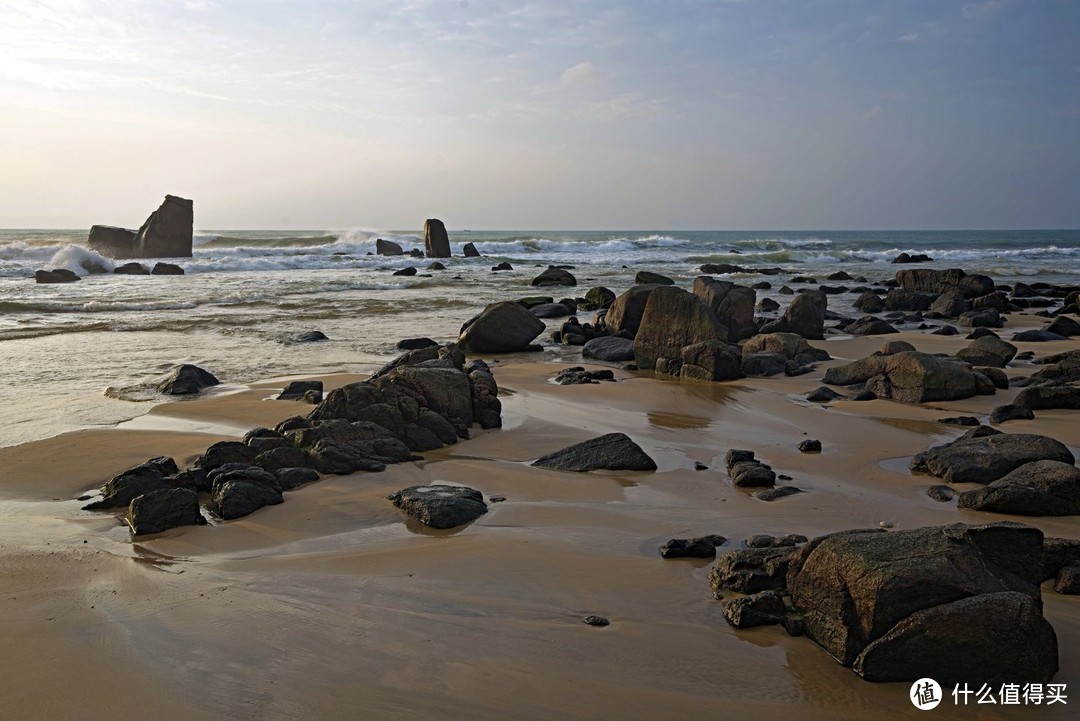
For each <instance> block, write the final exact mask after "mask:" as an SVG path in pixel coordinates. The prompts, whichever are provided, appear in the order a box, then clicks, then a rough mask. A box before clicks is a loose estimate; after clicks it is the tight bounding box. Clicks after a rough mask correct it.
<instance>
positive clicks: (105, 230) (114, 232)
mask: <svg viewBox="0 0 1080 721" xmlns="http://www.w3.org/2000/svg"><path fill="white" fill-rule="evenodd" d="M138 237H139V234H138V232H137V231H134V230H128V229H127V228H117V227H115V226H112V225H94V226H91V227H90V237H89V238H87V241H86V244H87V246H88V247H89V248H90V250H93V251H94V252H97V253H100V254H101V255H104V256H105V257H106V258H137V257H140V256H139V254H138V253H137V252H136V250H135V248H136V241H137V239H138ZM188 255H190V253H189V254H188Z"/></svg>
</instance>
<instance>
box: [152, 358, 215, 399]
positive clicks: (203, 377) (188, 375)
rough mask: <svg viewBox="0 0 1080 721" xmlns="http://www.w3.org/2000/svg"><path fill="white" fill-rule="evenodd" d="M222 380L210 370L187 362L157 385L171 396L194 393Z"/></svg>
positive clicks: (158, 389)
mask: <svg viewBox="0 0 1080 721" xmlns="http://www.w3.org/2000/svg"><path fill="white" fill-rule="evenodd" d="M220 383H221V381H219V380H218V379H217V378H215V377H214V375H213V374H212V373H210V372H209V371H205V370H203V369H202V368H200V367H198V366H195V365H191V364H189V363H185V364H184V365H182V366H180V367H178V368H177V369H176V370H175V371H173V372H172V375H170V376H169V377H168V378H166V379H165V380H164V381H162V382H161V383H159V384H158V385H157V391H158V392H159V393H164V394H165V395H170V396H186V395H194V394H196V393H198V392H199V391H201V390H202V389H203V388H209V387H210V386H216V385H219V384H220Z"/></svg>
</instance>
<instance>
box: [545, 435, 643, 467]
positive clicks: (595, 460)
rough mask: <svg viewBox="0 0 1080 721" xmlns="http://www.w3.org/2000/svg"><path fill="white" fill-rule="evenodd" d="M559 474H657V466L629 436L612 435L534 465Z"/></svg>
mask: <svg viewBox="0 0 1080 721" xmlns="http://www.w3.org/2000/svg"><path fill="white" fill-rule="evenodd" d="M532 465H534V466H536V467H538V468H550V469H552V470H555V471H573V472H577V473H583V472H585V471H597V470H604V471H655V470H656V462H655V461H653V459H652V458H649V456H648V455H646V453H645V451H643V450H641V446H639V445H638V444H636V443H634V442H633V441H632V440H630V438H629V436H627V435H626V434H625V433H608V434H607V435H603V436H600V437H598V438H592V439H590V440H587V441H583V442H581V443H576V444H574V445H572V446H568V447H566V448H563V449H562V450H561V451H555V452H554V453H549V454H548V455H546V456H543V457H542V458H538V459H536V460H535V461H533V464H532Z"/></svg>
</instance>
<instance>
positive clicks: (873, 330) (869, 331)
mask: <svg viewBox="0 0 1080 721" xmlns="http://www.w3.org/2000/svg"><path fill="white" fill-rule="evenodd" d="M844 332H845V333H849V334H851V335H886V334H889V333H899V332H900V331H898V330H896V328H893V327H892V326H891V325H889V324H888V323H886V322H885V321H883V320H881V319H880V318H875V317H874V316H872V315H867V316H863V317H862V318H859V319H858V320H857V321H855V322H854V323H852V324H851V325H849V326H846V327H845V328H844Z"/></svg>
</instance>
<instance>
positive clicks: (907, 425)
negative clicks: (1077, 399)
mask: <svg viewBox="0 0 1080 721" xmlns="http://www.w3.org/2000/svg"><path fill="white" fill-rule="evenodd" d="M1035 320H1037V319H1030V320H1029V319H1027V318H1025V316H1024V315H1014V316H1013V320H1012V321H1011V326H1010V327H1011V328H1013V329H1015V328H1021V327H1027V326H1035V325H1037V324H1036V323H1035V322H1033V321H1035ZM887 339H888V340H897V339H903V340H907V341H909V342H911V343H913V344H914V345H915V346H916V347H917V348H918V349H919V350H923V351H927V352H939V351H948V352H954V351H955V350H957V349H958V348H960V347H962V346H963V345H965V343H966V341H964V340H963V336H955V337H942V336H932V335H927V334H923V333H917V332H905V333H902V334H899V335H891V336H887ZM882 342H883V338H882V337H880V336H878V337H864V338H846V339H844V338H840V339H833V340H829V341H824V342H821V341H818V342H815V343H813V345H816V346H820V347H823V348H826V349H827V350H828V351H829V353H830V354H831V355H832V356H833V358H834V360H833V361H829V362H826V363H822V364H820V365H819V367H818V368H817V369H816V370H815V371H814V372H813V373H810V374H808V375H803V376H798V377H790V378H785V377H779V378H771V379H745V380H742V381H734V382H729V383H699V382H692V381H681V382H680V381H678V380H675V381H672V380H660V379H657V378H653V377H651V374H647V373H631V372H627V371H623V370H619V369H617V370H616V373H615V375H616V378H617V381H616V382H614V383H610V382H609V383H601V384H599V385H575V386H560V385H556V384H554V383H553V382H551V380H550V379H551V377H552V376H554V375H555V373H556V372H557V371H558V370H559V369H560V368H563V367H566V365H570V364H571V363H565V362H556V363H551V362H534V361H533V360H532V359H530V358H529V357H528V356H527V355H518V356H515V355H510V356H503V357H501V358H499V360H498V362H497V363H493V364H492V367H493V373H494V375H495V377H496V379H497V381H498V383H499V386H500V398H501V400H502V403H503V420H504V427H503V428H502V429H501V430H489V431H481V430H479V429H478V428H476V427H474V429H473V434H472V438H471V439H470V440H467V441H463V442H461V443H458V444H457V445H453V446H448V447H446V448H444V449H441V450H438V451H432V452H428V453H425V454H423V456H424V460H422V461H418V462H412V463H403V464H399V465H392V466H388V467H387V470H385V471H383V472H379V473H356V474H352V475H348V476H327V477H324V478H323V479H322V480H320V481H318V482H316V483H313V484H309V485H307V486H304V487H302V488H300V489H298V490H297V491H294V492H292V493H291V494H289V499H288V502H287V503H285V504H283V505H279V506H273V507H267V508H263V509H261V510H259V511H258V512H256V513H254V514H252V515H250V516H248V517H246V518H243V519H239V520H235V521H229V522H224V523H222V522H215V523H213V524H212V525H211V526H209V527H187V528H176V529H172V530H170V531H168V532H166V533H163V534H160V535H155V536H146V537H139V538H137V539H135V540H134V541H133V540H132V537H131V533H130V530H129V529H128V527H127V526H126V524H124V523H122V522H121V520H120V517H121V516H122V514H121V513H119V512H114V513H94V512H88V511H83V510H80V506H81V505H82V504H81V503H80V502H79V501H77V500H75V499H76V498H77V497H79V496H81V495H82V494H84V493H85V492H87V491H88V490H92V489H94V488H96V487H97V486H98V485H100V483H101V482H102V481H104V480H106V479H108V478H109V477H110V476H112V475H114V474H116V473H118V472H120V471H122V470H124V469H126V468H129V467H131V466H133V465H135V464H137V463H140V462H142V461H144V460H146V459H147V458H149V457H152V456H159V455H167V456H172V457H173V458H175V459H176V461H177V463H178V464H180V465H181V467H183V466H184V465H185V464H186V463H188V462H190V461H191V460H192V459H193V458H194V457H195V456H196V455H198V454H199V453H200V452H201V451H202V450H203V449H205V447H206V446H208V445H209V444H210V443H213V442H215V441H218V440H224V439H235V438H238V437H239V436H240V435H242V433H243V432H244V430H246V429H248V428H251V427H255V426H260V425H262V426H272V425H274V424H275V423H277V422H279V421H281V420H283V419H285V418H287V417H290V416H293V415H296V414H298V413H302V412H306V409H307V408H309V406H305V405H303V404H298V403H296V402H293V401H274V400H268V398H271V397H272V396H273V395H274V393H275V391H277V390H278V389H280V388H281V387H282V386H283V385H284V382H283V381H282V380H280V379H271V380H269V381H263V382H258V383H253V384H252V385H250V386H249V387H247V388H246V389H240V390H235V391H234V392H229V393H220V394H217V395H213V396H211V397H208V398H202V399H196V400H190V401H184V402H174V403H167V404H163V405H159V406H157V407H155V408H154V409H153V410H152V411H151V412H150V413H149V414H148V415H147V416H144V417H142V418H139V419H136V420H135V421H133V422H129V423H127V424H121V425H120V426H118V427H115V428H104V429H93V430H86V431H79V432H75V433H72V434H66V435H62V436H59V437H56V438H51V439H48V440H44V441H38V442H33V443H29V444H24V445H20V446H15V447H11V448H5V449H0V467H2V468H4V473H3V481H2V485H0V497H2V499H3V500H2V501H0V526H2V533H0V537H2V538H3V539H4V543H3V545H2V546H0V568H2V569H3V573H4V576H5V578H6V579H7V581H6V583H5V584H4V595H3V598H2V599H0V602H2V604H3V611H4V612H3V614H2V616H3V621H2V623H3V633H2V634H0V646H2V651H0V657H2V658H4V659H5V662H4V668H5V672H4V673H3V674H0V697H2V698H4V699H5V706H6V709H7V711H6V713H8V714H11V717H12V718H20V719H65V718H71V719H75V718H78V719H105V718H133V717H135V716H136V715H142V714H146V713H150V714H152V715H154V716H156V717H160V718H165V719H172V718H176V719H181V718H183V719H226V718H231V719H236V718H244V719H313V718H318V719H349V718H356V717H357V716H364V717H367V718H377V719H395V718H432V717H436V716H438V717H443V718H446V717H449V718H472V719H488V718H490V719H506V718H514V719H565V718H582V719H585V718H600V717H620V718H629V719H686V718H711V717H714V716H716V715H717V714H723V715H725V716H727V715H731V716H737V717H740V718H752V719H790V718H799V719H838V718H839V719H864V718H867V717H868V716H876V717H880V718H909V717H911V718H914V717H918V715H919V714H920V713H921V712H920V711H918V710H916V709H915V708H914V707H913V706H912V705H911V704H910V703H909V701H908V699H907V694H908V690H909V684H906V683H891V684H878V683H869V682H867V681H864V680H862V679H860V678H859V677H858V676H856V675H855V674H853V673H852V672H851V670H850V669H847V668H844V667H842V666H840V665H839V664H837V663H836V662H835V661H834V660H833V659H831V658H830V657H829V656H828V655H827V654H826V653H825V652H824V651H823V650H822V649H821V648H819V647H818V646H817V645H815V644H814V643H813V642H812V641H810V640H808V639H806V638H797V637H790V636H788V635H787V634H786V633H785V632H784V630H783V629H782V628H781V627H778V626H767V627H763V628H754V629H746V630H735V629H733V628H732V627H731V626H729V625H728V624H727V623H726V622H725V620H724V618H723V613H722V607H721V602H719V601H716V600H714V599H713V598H712V597H711V594H710V591H709V587H708V582H707V580H706V574H707V571H708V568H709V565H710V563H711V562H709V561H703V560H690V559H679V560H664V559H662V558H660V556H659V555H658V553H657V547H658V545H659V544H661V543H663V542H664V541H665V540H667V539H668V538H675V537H687V536H697V535H703V534H708V533H718V534H721V535H723V536H725V537H727V538H728V539H729V540H728V543H727V544H726V545H725V546H723V547H721V548H720V549H718V550H719V551H721V552H722V551H724V550H726V549H728V548H734V547H737V546H738V544H739V543H740V542H741V541H742V540H743V539H745V538H746V537H748V536H750V535H752V534H757V533H767V534H774V535H783V534H788V533H801V534H805V535H807V536H809V537H814V536H817V535H821V534H823V533H828V532H833V531H839V530H846V529H853V528H868V527H877V526H879V524H887V525H888V526H889V527H890V528H894V529H910V528H917V527H921V526H929V525H943V524H948V523H954V522H965V523H982V522H987V521H990V520H1010V519H1011V520H1018V521H1021V522H1023V523H1026V524H1029V525H1033V526H1036V527H1038V528H1040V529H1041V530H1042V531H1044V533H1045V534H1046V535H1047V536H1057V537H1069V538H1080V532H1078V530H1077V528H1076V525H1075V521H1074V520H1073V519H1071V518H1069V517H1064V518H1028V517H1025V518H1019V517H1017V518H1013V517H1010V516H1003V515H1000V514H987V513H980V512H974V511H965V510H958V509H957V508H956V507H955V504H954V503H938V502H936V501H934V500H932V499H930V498H929V497H927V495H926V493H925V489H926V488H927V487H928V486H930V485H933V484H934V483H936V482H937V479H932V478H929V477H926V476H922V475H918V474H912V473H911V472H910V471H908V470H907V461H908V460H909V458H910V457H911V456H912V455H914V454H915V453H917V452H919V451H922V450H924V449H926V448H927V447H929V446H931V445H934V444H936V443H939V442H942V441H945V440H949V439H951V438H953V437H956V436H958V435H959V434H960V432H961V430H963V429H960V428H957V427H954V426H946V425H942V424H939V423H937V422H936V421H937V419H938V418H941V417H944V416H954V415H962V414H966V415H983V414H986V413H988V412H989V411H990V409H991V408H992V407H994V406H996V405H1000V404H1002V403H1005V402H1007V401H1008V399H1009V398H1011V396H1012V395H1015V393H1016V389H1012V390H1007V391H1000V392H999V393H998V394H997V395H995V396H976V397H974V398H971V399H968V400H964V401H953V402H942V403H929V404H924V405H910V404H901V403H895V402H891V401H883V400H875V401H869V402H854V401H840V402H837V403H835V404H832V405H831V406H830V407H824V406H821V405H820V404H814V403H810V402H808V401H806V400H805V398H804V397H803V396H804V394H805V393H806V392H807V391H810V390H812V389H814V388H816V387H818V386H819V385H820V381H821V377H822V375H823V373H824V371H825V370H826V369H827V368H829V367H831V366H835V365H839V364H840V363H842V362H843V361H844V360H846V359H854V358H860V357H863V356H865V355H868V354H869V353H870V352H872V351H873V350H875V349H877V348H878V347H880V345H881V343H882ZM1017 345H1018V346H1019V347H1020V349H1021V350H1027V349H1032V350H1035V351H1036V352H1037V354H1039V355H1044V354H1048V353H1054V352H1060V351H1062V350H1066V349H1071V348H1075V347H1077V344H1076V343H1075V342H1072V341H1060V342H1051V343H1040V344H1024V343H1019V344H1017ZM575 364H576V363H575ZM588 367H590V368H594V367H596V368H599V367H604V366H588ZM608 367H611V366H608ZM1036 368H1037V366H1031V365H1030V364H1026V363H1023V362H1016V363H1014V364H1013V367H1010V369H1009V372H1010V373H1016V374H1024V373H1026V372H1030V371H1031V370H1034V369H1036ZM363 377H364V376H363V375H333V376H323V377H321V379H322V380H323V381H324V383H325V384H326V389H327V390H329V389H331V388H334V387H337V386H340V385H344V384H346V383H348V382H352V381H356V380H362V379H363ZM230 429H232V430H231V431H230ZM1007 430H1008V431H1010V432H1030V433H1041V434H1046V435H1050V436H1052V437H1054V438H1057V439H1059V440H1061V441H1062V442H1064V443H1065V444H1067V445H1068V446H1069V447H1070V448H1071V449H1072V450H1073V451H1077V450H1080V427H1078V426H1077V424H1076V423H1075V421H1074V420H1070V412H1068V411H1040V412H1039V414H1038V416H1037V418H1036V420H1034V421H1013V422H1011V423H1009V424H1007ZM615 431H618V432H623V433H626V434H627V435H629V436H630V437H631V438H632V439H633V440H634V441H635V442H637V443H638V444H639V445H640V446H641V447H642V448H643V449H644V450H645V451H646V452H647V453H648V454H649V455H650V456H651V457H653V458H654V459H655V461H656V463H657V466H658V470H657V472H655V473H646V472H608V471H600V472H592V473H588V474H577V473H564V472H557V471H550V470H545V469H540V468H534V467H531V466H530V465H528V462H529V461H531V460H532V459H535V458H536V457H538V456H540V455H543V454H545V453H548V452H550V451H553V450H557V449H559V448H562V447H564V446H567V445H570V444H572V443H576V442H579V441H581V440H584V439H587V438H590V437H594V436H597V435H600V434H602V433H608V432H615ZM807 438H816V439H819V440H821V442H822V445H823V450H822V452H821V453H820V454H804V453H800V452H799V451H798V449H797V445H798V443H799V442H800V441H801V440H804V439H807ZM729 448H748V449H753V450H754V451H755V452H756V453H757V455H758V457H759V458H762V459H764V460H766V461H767V462H768V463H769V464H770V465H772V467H773V468H774V469H775V470H776V472H777V473H780V474H786V475H789V476H791V477H792V480H791V481H790V483H791V484H793V485H796V486H797V487H799V488H800V489H802V490H803V491H805V493H801V494H797V495H795V496H792V497H788V498H783V499H781V500H778V501H774V502H771V503H766V502H762V501H760V500H757V499H755V498H753V497H752V496H751V495H750V494H749V493H748V492H747V491H745V490H740V489H737V488H734V487H732V486H731V485H730V481H728V479H727V477H726V473H725V471H724V463H723V456H724V453H725V452H726V450H727V449H729ZM695 462H699V463H702V464H704V465H706V466H708V469H706V470H695V469H694V464H695ZM432 482H449V483H459V484H466V485H469V486H471V487H473V488H476V489H478V490H480V491H482V492H483V493H484V495H485V496H486V497H488V498H490V497H492V496H500V495H501V496H505V497H506V499H507V500H506V501H505V502H501V503H492V504H489V506H490V510H489V512H488V513H487V514H485V515H484V516H482V517H481V518H480V519H479V520H477V521H476V522H474V523H472V524H470V525H468V526H465V527H463V528H459V529H453V530H451V531H435V530H432V529H427V528H425V527H423V526H421V525H420V524H419V523H417V522H415V521H412V520H409V521H406V520H405V516H404V515H403V514H401V512H399V511H398V510H397V509H395V508H394V507H393V506H392V505H391V504H390V503H389V502H388V501H387V500H386V499H385V496H386V495H387V494H388V493H391V492H394V491H396V490H398V489H400V488H402V487H404V486H410V485H417V484H427V483H432ZM1050 585H1051V584H1050V583H1047V584H1044V590H1043V599H1044V604H1045V615H1046V618H1047V619H1048V620H1049V621H1050V623H1051V624H1052V625H1053V627H1054V630H1055V631H1056V633H1057V636H1058V640H1059V647H1060V672H1059V673H1058V674H1057V676H1056V677H1055V683H1064V684H1067V685H1068V687H1069V688H1070V689H1071V688H1078V689H1080V650H1078V649H1080V606H1078V605H1077V601H1076V600H1075V597H1068V596H1061V595H1058V594H1056V593H1054V592H1053V591H1052V590H1050ZM589 614H598V615H602V616H604V617H607V618H609V619H610V620H611V625H610V626H608V627H605V628H593V627H590V626H587V625H585V624H584V623H582V619H583V618H584V617H585V616H587V615H589ZM1070 708H1071V706H1061V705H1060V704H1059V705H1057V706H1054V707H1040V708H1031V707H1028V708H1025V707H1022V706H1021V707H1015V708H1000V707H989V708H988V707H980V708H978V709H977V710H976V709H974V708H968V709H964V708H963V707H960V708H957V707H955V706H951V705H944V704H943V705H942V706H941V707H939V708H938V709H937V710H936V713H937V715H938V717H941V718H957V719H960V718H976V717H978V718H983V719H991V718H1016V719H1030V718H1047V719H1057V718H1060V719H1065V718H1071V713H1072V712H1071V711H1070V710H1069V709H1070ZM976 713H977V716H976Z"/></svg>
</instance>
